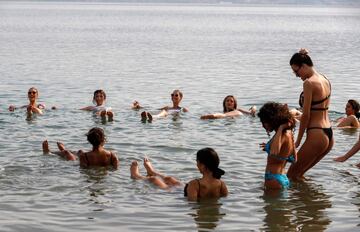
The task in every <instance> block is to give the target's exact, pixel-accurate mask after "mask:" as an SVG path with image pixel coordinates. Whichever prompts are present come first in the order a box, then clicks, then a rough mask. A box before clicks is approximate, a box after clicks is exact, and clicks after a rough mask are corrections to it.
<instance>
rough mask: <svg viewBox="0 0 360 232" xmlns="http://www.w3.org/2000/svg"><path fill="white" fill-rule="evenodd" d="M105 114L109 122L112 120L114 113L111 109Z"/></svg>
mask: <svg viewBox="0 0 360 232" xmlns="http://www.w3.org/2000/svg"><path fill="white" fill-rule="evenodd" d="M106 115H107V116H108V120H109V122H111V121H113V120H114V113H113V112H111V111H108V112H106Z"/></svg>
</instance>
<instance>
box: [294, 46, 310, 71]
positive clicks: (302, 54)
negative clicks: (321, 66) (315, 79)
mask: <svg viewBox="0 0 360 232" xmlns="http://www.w3.org/2000/svg"><path fill="white" fill-rule="evenodd" d="M308 54H309V52H308V51H307V50H306V49H300V51H299V52H297V53H295V54H294V55H293V56H292V57H291V59H290V65H296V66H299V67H301V66H302V65H303V64H306V65H307V66H309V67H312V66H314V64H313V62H312V60H311V58H310V56H309V55H308Z"/></svg>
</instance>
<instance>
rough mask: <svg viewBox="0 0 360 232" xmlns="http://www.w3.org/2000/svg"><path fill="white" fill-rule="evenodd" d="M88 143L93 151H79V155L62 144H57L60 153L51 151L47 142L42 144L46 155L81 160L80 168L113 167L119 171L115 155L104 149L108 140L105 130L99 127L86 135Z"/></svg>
mask: <svg viewBox="0 0 360 232" xmlns="http://www.w3.org/2000/svg"><path fill="white" fill-rule="evenodd" d="M86 136H87V140H88V142H89V143H90V144H91V145H92V146H93V147H92V150H91V151H88V152H84V151H82V150H79V151H78V152H77V153H75V152H71V151H70V150H67V149H66V148H65V145H64V144H63V143H61V142H57V146H58V149H59V151H51V150H50V148H49V143H48V141H47V140H45V141H44V142H43V143H42V149H43V153H44V154H49V153H53V154H57V155H59V156H61V157H63V158H64V159H66V160H77V159H79V160H80V166H81V167H84V168H87V167H93V166H95V167H106V166H112V167H113V168H115V169H117V168H118V166H119V159H118V157H117V156H116V154H115V153H113V152H111V151H108V150H106V149H105V148H104V145H105V142H106V138H105V133H104V130H103V129H101V128H98V127H94V128H92V129H90V130H89V132H88V133H87V134H86Z"/></svg>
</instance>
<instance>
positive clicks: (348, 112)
mask: <svg viewBox="0 0 360 232" xmlns="http://www.w3.org/2000/svg"><path fill="white" fill-rule="evenodd" d="M345 113H346V115H347V116H350V115H354V114H355V112H354V108H353V107H352V105H351V104H350V103H346V106H345Z"/></svg>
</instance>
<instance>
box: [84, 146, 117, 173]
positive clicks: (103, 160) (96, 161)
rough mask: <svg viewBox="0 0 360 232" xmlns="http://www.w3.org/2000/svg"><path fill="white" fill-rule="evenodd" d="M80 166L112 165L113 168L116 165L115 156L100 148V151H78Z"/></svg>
mask: <svg viewBox="0 0 360 232" xmlns="http://www.w3.org/2000/svg"><path fill="white" fill-rule="evenodd" d="M79 158H80V166H82V167H90V166H95V167H107V166H112V167H114V168H115V169H116V168H117V167H118V163H119V161H118V158H117V156H116V155H115V154H114V153H112V152H109V151H107V150H104V149H102V150H101V151H99V150H97V151H90V152H81V153H80V156H79Z"/></svg>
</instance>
